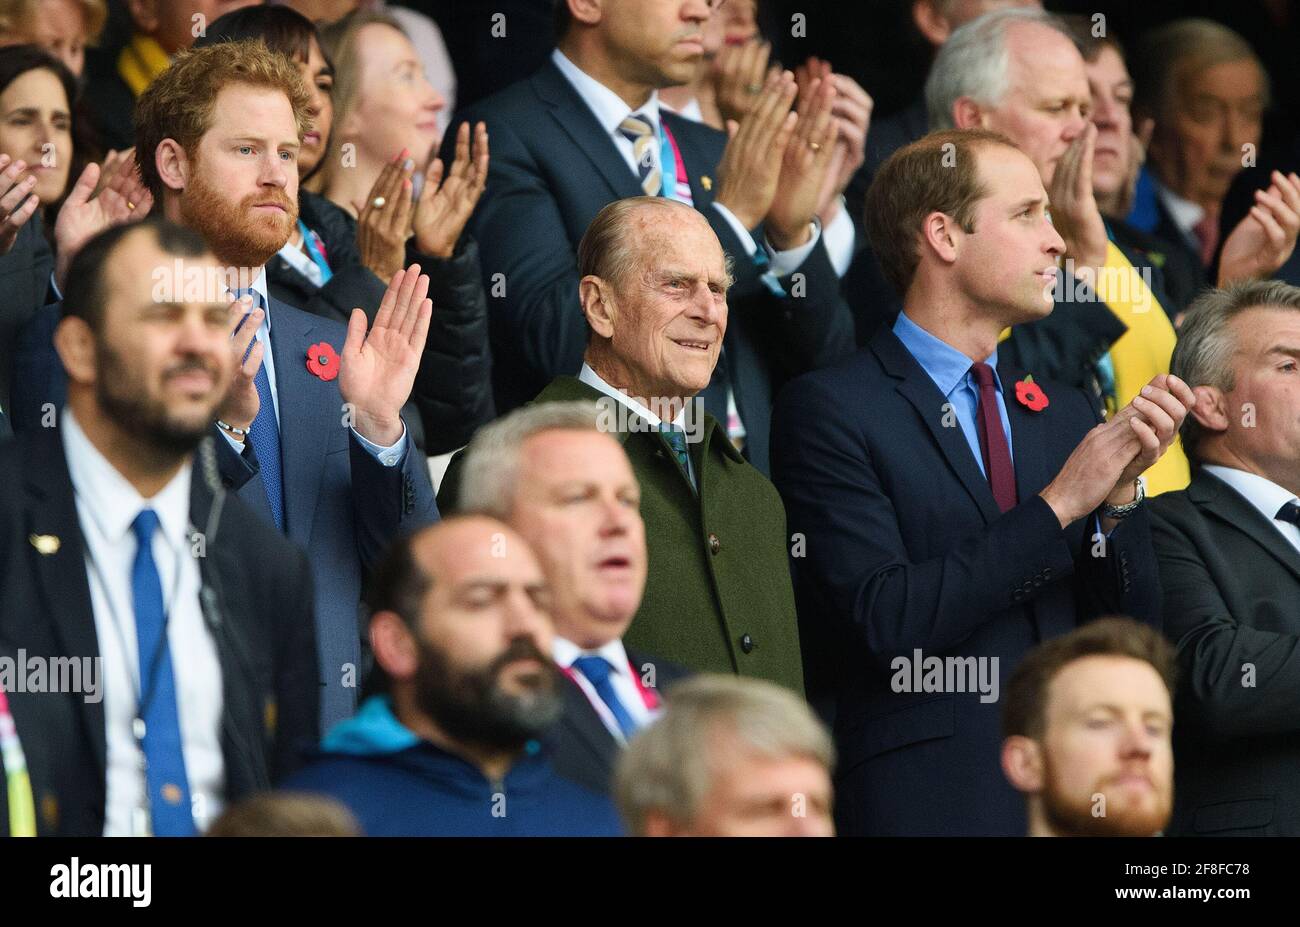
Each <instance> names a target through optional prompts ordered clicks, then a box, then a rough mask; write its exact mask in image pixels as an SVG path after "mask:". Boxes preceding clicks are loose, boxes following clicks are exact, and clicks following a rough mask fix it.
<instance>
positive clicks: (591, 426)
mask: <svg viewBox="0 0 1300 927" xmlns="http://www.w3.org/2000/svg"><path fill="white" fill-rule="evenodd" d="M600 416H601V409H600V406H598V405H597V404H596V403H594V402H592V401H590V400H574V401H571V402H536V403H533V404H532V405H528V406H524V407H523V408H521V409H516V410H515V411H513V412H511V413H510V414H509V415H506V416H503V417H501V418H499V419H497V420H496V421H494V422H491V423H489V424H487V425H485V426H483V427H482V428H480V429H479V430H478V432H477V433H476V434H475V435H474V439H473V440H472V441H470V443H469V447H468V448H467V449H466V451H465V460H464V466H463V467H462V468H461V472H462V473H463V474H464V476H463V478H462V480H461V487H460V494H459V497H458V500H457V504H456V510H457V511H458V512H479V513H482V514H484V515H491V516H493V517H494V518H500V519H502V520H508V519H509V517H510V513H511V511H512V510H513V509H514V504H515V489H516V484H517V483H518V478H519V459H520V453H521V450H522V448H523V446H524V442H525V441H527V440H528V439H529V438H531V437H532V436H533V435H535V434H540V433H541V432H543V431H554V430H556V429H560V430H564V431H600V430H601V429H600Z"/></svg>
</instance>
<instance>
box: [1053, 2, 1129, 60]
mask: <svg viewBox="0 0 1300 927" xmlns="http://www.w3.org/2000/svg"><path fill="white" fill-rule="evenodd" d="M1056 18H1057V19H1059V20H1060V21H1061V25H1063V26H1064V27H1065V31H1066V32H1067V33H1069V36H1070V38H1071V39H1073V40H1074V45H1075V47H1076V48H1078V49H1079V54H1081V55H1083V60H1084V61H1086V62H1088V63H1089V64H1096V63H1097V59H1098V58H1100V57H1101V53H1102V50H1103V49H1106V48H1113V49H1114V50H1115V54H1117V55H1119V57H1120V60H1121V61H1123V62H1125V64H1127V62H1128V56H1127V55H1126V54H1124V46H1123V45H1122V44H1120V41H1119V39H1117V38H1116V37H1115V33H1113V32H1110V31H1109V30H1104V29H1103V30H1102V33H1101V35H1098V34H1097V31H1096V26H1095V24H1094V23H1093V21H1092V17H1090V16H1085V15H1084V14H1083V13H1057V14H1056Z"/></svg>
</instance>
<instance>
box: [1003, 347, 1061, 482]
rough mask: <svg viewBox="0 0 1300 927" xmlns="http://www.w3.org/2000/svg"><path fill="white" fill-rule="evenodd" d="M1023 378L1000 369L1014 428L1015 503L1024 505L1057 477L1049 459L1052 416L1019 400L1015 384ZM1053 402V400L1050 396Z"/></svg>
mask: <svg viewBox="0 0 1300 927" xmlns="http://www.w3.org/2000/svg"><path fill="white" fill-rule="evenodd" d="M1023 378H1024V375H1023V374H1022V373H1021V372H1020V371H1018V370H1013V369H1010V368H1005V367H1001V366H999V367H998V379H999V380H1001V381H1002V401H1003V405H1005V406H1006V407H1007V419H1008V420H1009V422H1010V426H1011V455H1012V463H1013V464H1014V466H1015V470H1016V501H1017V502H1024V501H1025V500H1026V499H1028V498H1030V497H1031V496H1033V495H1035V494H1037V493H1038V492H1039V491H1040V490H1042V488H1043V487H1044V486H1046V485H1047V484H1048V483H1050V482H1051V480H1052V477H1053V476H1055V475H1056V473H1055V471H1054V470H1053V469H1052V466H1051V461H1049V460H1048V459H1047V449H1048V447H1049V446H1050V441H1049V438H1050V435H1051V431H1050V429H1051V425H1050V424H1049V416H1050V413H1048V412H1045V411H1038V412H1034V411H1031V410H1030V409H1029V407H1027V406H1024V405H1021V404H1020V403H1019V402H1018V401H1017V400H1016V387H1015V384H1016V381H1017V380H1021V379H1023ZM1049 399H1050V397H1049Z"/></svg>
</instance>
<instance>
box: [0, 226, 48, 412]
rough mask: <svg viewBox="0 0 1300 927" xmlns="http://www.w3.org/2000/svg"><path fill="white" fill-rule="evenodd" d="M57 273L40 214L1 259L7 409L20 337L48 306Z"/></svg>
mask: <svg viewBox="0 0 1300 927" xmlns="http://www.w3.org/2000/svg"><path fill="white" fill-rule="evenodd" d="M53 269H54V254H53V253H52V252H51V251H50V246H49V244H48V243H47V242H46V240H45V234H44V232H43V231H42V225H41V216H40V212H39V211H38V212H37V213H36V215H34V216H32V217H31V219H29V220H27V222H26V223H25V224H24V225H23V227H22V228H21V229H19V230H18V238H17V239H16V240H15V241H14V244H13V247H12V248H10V249H9V253H8V254H3V255H0V406H3V407H4V408H6V409H7V408H9V392H10V388H9V383H10V378H11V376H12V373H13V357H14V350H15V346H16V344H17V342H18V335H19V333H20V332H21V331H22V330H23V328H24V327H25V326H26V325H27V323H28V322H30V321H31V320H32V317H33V316H34V315H36V313H37V311H38V310H39V309H40V308H41V306H43V305H45V298H46V295H47V293H48V291H49V286H50V271H52V270H53Z"/></svg>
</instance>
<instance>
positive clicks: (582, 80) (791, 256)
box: [551, 48, 852, 277]
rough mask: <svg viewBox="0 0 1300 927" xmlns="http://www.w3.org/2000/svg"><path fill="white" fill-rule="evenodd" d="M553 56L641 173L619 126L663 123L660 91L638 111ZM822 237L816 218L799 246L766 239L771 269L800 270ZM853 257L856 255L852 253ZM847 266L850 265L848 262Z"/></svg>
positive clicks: (751, 248)
mask: <svg viewBox="0 0 1300 927" xmlns="http://www.w3.org/2000/svg"><path fill="white" fill-rule="evenodd" d="M551 60H552V61H554V62H555V66H556V67H557V68H559V69H560V73H561V74H563V75H564V76H565V77H566V78H567V79H568V81H569V83H570V84H572V85H573V89H574V90H576V91H577V92H578V96H580V97H582V99H583V102H585V103H586V104H587V106H588V108H590V109H591V112H592V113H593V114H594V115H595V117H596V121H597V122H599V123H600V124H601V126H603V127H604V129H605V131H606V132H608V133H609V135H610V138H612V139H613V140H614V145H615V147H617V148H618V151H619V154H621V155H622V156H623V160H624V161H626V162H627V167H628V170H630V171H631V172H632V173H633V175H634V176H640V175H639V173H638V172H637V167H636V155H635V154H634V150H633V149H634V146H633V145H632V142H631V140H630V139H628V137H627V136H626V135H624V134H623V133H622V132H620V131H619V129H618V127H619V125H621V124H622V122H623V120H624V119H626V118H627V117H628V116H631V115H633V114H635V115H637V116H641V117H642V118H644V119H648V120H649V121H650V124H651V125H654V126H659V125H660V114H659V94H658V92H655V91H651V93H650V99H649V100H647V101H646V102H645V104H644V105H643V106H642V107H641V108H640V109H638V110H635V111H634V110H632V109H631V108H630V107H629V106H628V105H627V104H626V103H624V102H623V100H622V98H621V97H619V95H618V94H616V93H615V92H614V91H612V90H610V89H609V88H608V87H606V86H605V85H604V84H602V83H601V82H600V81H598V80H596V79H595V78H594V77H592V76H590V75H589V74H587V73H586V72H585V71H583V70H582V69H581V68H579V67H578V66H577V65H576V64H574V63H573V62H572V61H570V60H569V59H568V57H566V56H565V54H564V53H563V52H562V51H560V50H559V49H558V48H557V49H555V51H553V52H551ZM651 152H652V154H653V156H654V159H655V164H656V165H658V166H659V168H660V169H661V171H662V168H663V165H662V164H660V163H659V160H660V158H659V146H658V145H653V146H651ZM713 208H714V209H716V210H717V211H718V212H719V213H720V214H721V215H722V216H723V218H725V219H726V220H727V224H728V225H730V226H731V229H732V231H733V232H735V233H736V237H737V238H739V239H740V243H741V246H742V247H744V249H745V251H746V252H747V253H748V254H749V255H750V257H753V255H754V253H755V252H756V251H758V243H757V242H755V241H754V236H753V235H751V234H750V233H749V230H748V229H747V228H745V227H744V225H742V224H741V222H740V220H739V219H737V218H736V217H735V216H734V215H733V214H732V212H731V210H729V209H728V208H727V207H726V206H723V205H722V204H721V203H718V202H716V201H715V202H714V204H713ZM849 226H850V230H851V229H852V223H851V222H850V223H849ZM820 238H821V223H820V222H818V221H817V220H816V219H814V220H813V223H812V237H811V238H809V239H808V241H807V243H806V244H803V245H800V246H799V247H798V248H791V249H790V250H789V251H777V250H775V249H773V248H772V247H771V245H769V244H767V243H766V242H764V248H765V249H766V250H767V257H768V261H769V262H770V265H771V267H770V269H771V272H772V273H773V274H774V275H775V276H777V277H784V276H786V275H788V274H791V273H793V272H794V271H796V270H798V269H799V265H801V264H802V263H803V262H804V261H805V260H807V258H808V255H810V254H812V250H813V248H815V247H816V246H817V242H818V240H819V239H820ZM851 248H852V241H851V240H850V249H851ZM850 257H852V255H851V254H850ZM845 269H846V270H847V269H848V268H847V264H846V266H845Z"/></svg>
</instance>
